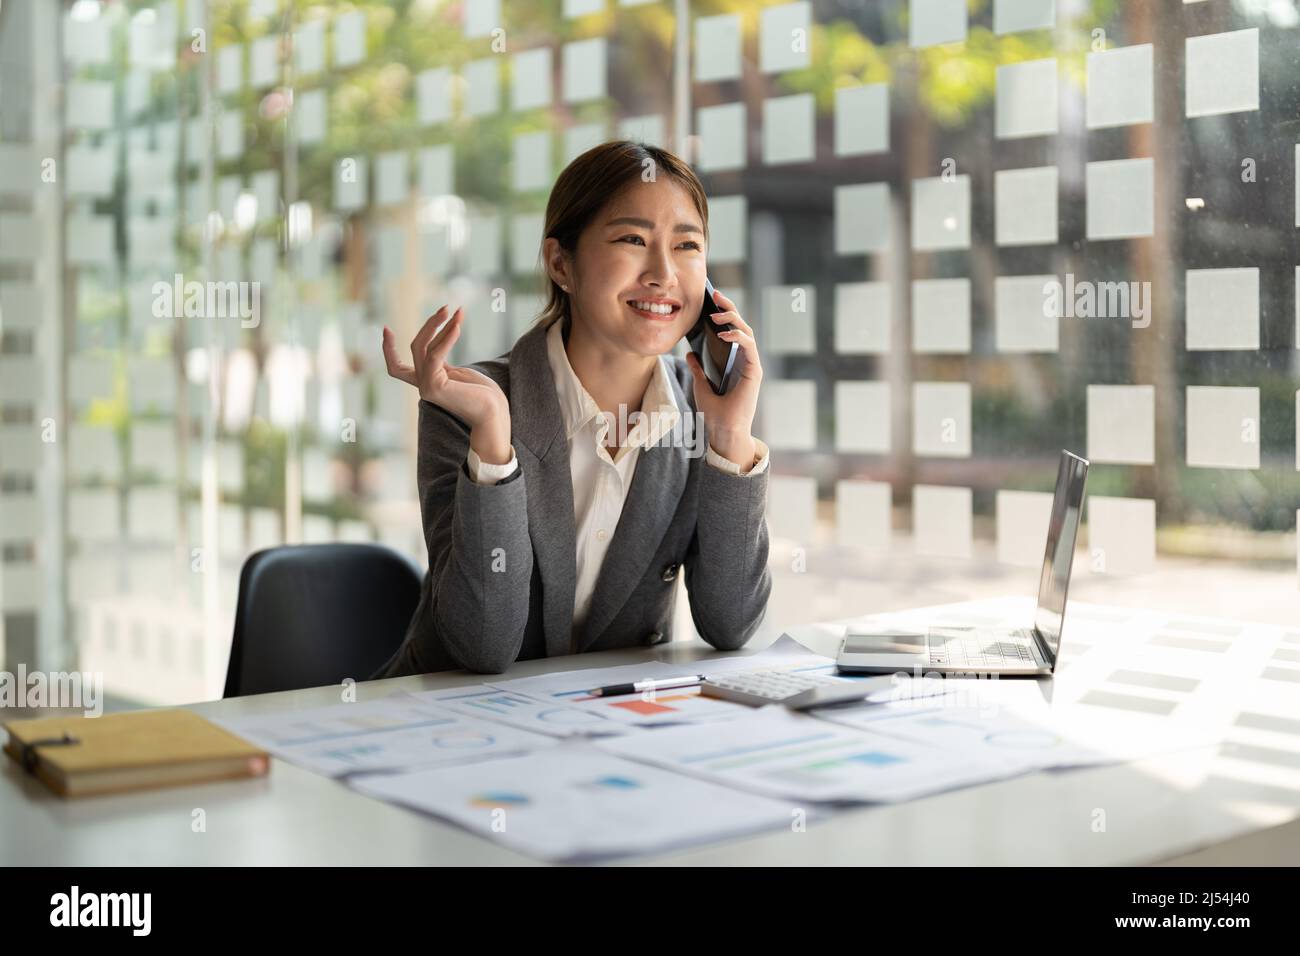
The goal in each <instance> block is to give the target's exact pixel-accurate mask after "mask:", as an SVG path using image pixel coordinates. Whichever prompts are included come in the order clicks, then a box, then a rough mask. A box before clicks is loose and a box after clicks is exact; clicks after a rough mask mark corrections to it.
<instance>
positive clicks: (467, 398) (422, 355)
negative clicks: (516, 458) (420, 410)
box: [384, 305, 510, 457]
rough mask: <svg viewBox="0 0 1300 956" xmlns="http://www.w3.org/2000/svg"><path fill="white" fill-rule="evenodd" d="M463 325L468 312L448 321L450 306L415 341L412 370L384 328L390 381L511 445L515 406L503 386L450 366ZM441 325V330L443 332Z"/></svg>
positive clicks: (435, 314) (457, 312)
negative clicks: (408, 387)
mask: <svg viewBox="0 0 1300 956" xmlns="http://www.w3.org/2000/svg"><path fill="white" fill-rule="evenodd" d="M464 320H465V313H464V310H463V309H457V310H456V312H455V313H454V314H453V315H452V317H451V319H450V320H449V321H447V306H445V305H444V306H443V307H442V308H441V309H439V310H438V311H437V312H435V313H433V315H431V316H429V318H428V319H427V320H426V321H425V323H424V325H423V326H421V327H420V331H419V332H417V333H415V338H414V339H412V340H411V360H412V363H413V364H407V363H405V362H403V361H402V360H401V359H400V358H399V357H398V355H397V340H396V337H395V336H394V335H393V333H392V331H391V330H390V329H389V328H388V326H384V363H385V364H386V365H387V366H388V374H389V375H391V376H392V377H393V378H395V379H397V380H399V381H402V382H406V383H407V384H408V385H414V386H415V387H416V389H418V390H419V392H420V397H421V398H423V399H424V400H425V401H428V402H432V403H433V404H435V405H438V406H440V407H441V408H444V409H446V410H447V411H449V412H451V413H452V414H453V415H455V416H456V417H457V418H459V419H461V420H462V421H464V422H466V423H467V424H468V425H469V426H470V428H472V429H476V430H478V429H483V430H485V431H486V432H488V433H490V434H491V435H492V437H493V438H494V439H495V440H496V443H497V444H499V443H500V441H501V439H502V437H503V436H504V441H505V443H506V444H507V445H508V444H509V442H510V402H509V401H508V400H507V398H506V395H505V393H504V392H503V391H501V388H500V386H498V385H497V383H496V382H494V381H492V379H490V378H488V377H487V376H486V375H484V374H483V373H482V372H478V371H475V370H474V369H470V368H461V367H460V366H456V365H452V364H451V363H450V362H448V361H447V353H448V352H450V351H451V347H452V346H453V345H455V344H456V340H457V339H458V338H460V327H461V325H462V323H463V322H464ZM444 322H445V324H444ZM440 325H441V326H442V328H441V329H439V328H438V327H439V326H440ZM480 454H481V453H480ZM493 457H495V456H493ZM507 457H508V456H507Z"/></svg>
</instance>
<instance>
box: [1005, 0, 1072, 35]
mask: <svg viewBox="0 0 1300 956" xmlns="http://www.w3.org/2000/svg"><path fill="white" fill-rule="evenodd" d="M1054 26H1056V0H993V32H994V33H996V34H998V35H999V36H1000V35H1002V34H1004V33H1019V32H1020V31H1022V30H1049V29H1051V28H1052V27H1054Z"/></svg>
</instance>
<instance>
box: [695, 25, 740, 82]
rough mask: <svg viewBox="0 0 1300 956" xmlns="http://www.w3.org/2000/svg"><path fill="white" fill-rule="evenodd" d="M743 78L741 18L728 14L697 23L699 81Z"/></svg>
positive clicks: (697, 68)
mask: <svg viewBox="0 0 1300 956" xmlns="http://www.w3.org/2000/svg"><path fill="white" fill-rule="evenodd" d="M739 78H740V17H739V16H737V15H736V14H734V13H724V14H720V15H718V16H714V17H700V18H698V19H697V20H696V21H695V80H696V82H697V83H713V82H716V81H718V80H735V79H739Z"/></svg>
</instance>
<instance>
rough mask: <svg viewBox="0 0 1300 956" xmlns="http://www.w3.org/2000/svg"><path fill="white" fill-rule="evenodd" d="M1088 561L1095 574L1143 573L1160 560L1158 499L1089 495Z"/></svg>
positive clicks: (1087, 505)
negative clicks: (1157, 546) (1157, 542)
mask: <svg viewBox="0 0 1300 956" xmlns="http://www.w3.org/2000/svg"><path fill="white" fill-rule="evenodd" d="M1085 507H1086V508H1087V512H1088V564H1089V567H1090V569H1091V570H1092V571H1093V573H1095V574H1143V573H1145V572H1147V571H1150V570H1152V569H1153V568H1154V567H1155V563H1156V503H1155V502H1154V501H1152V500H1151V499H1149V498H1107V497H1101V496H1098V495H1089V496H1088V501H1087V504H1086V506H1085Z"/></svg>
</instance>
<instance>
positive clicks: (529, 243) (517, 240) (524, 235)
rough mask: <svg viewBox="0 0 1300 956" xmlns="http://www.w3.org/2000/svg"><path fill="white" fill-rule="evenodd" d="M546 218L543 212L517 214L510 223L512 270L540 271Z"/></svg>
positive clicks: (517, 272) (524, 272)
mask: <svg viewBox="0 0 1300 956" xmlns="http://www.w3.org/2000/svg"><path fill="white" fill-rule="evenodd" d="M543 227H544V219H543V216H542V214H541V213H526V214H517V215H516V216H515V217H514V219H513V220H511V223H510V271H511V272H513V273H514V274H515V275H525V274H527V273H531V272H538V271H539V270H540V269H541V266H540V264H539V257H540V255H541V249H542V231H543Z"/></svg>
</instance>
